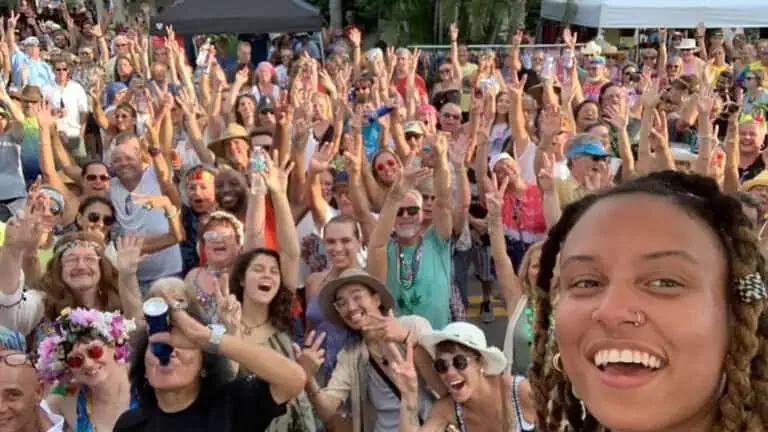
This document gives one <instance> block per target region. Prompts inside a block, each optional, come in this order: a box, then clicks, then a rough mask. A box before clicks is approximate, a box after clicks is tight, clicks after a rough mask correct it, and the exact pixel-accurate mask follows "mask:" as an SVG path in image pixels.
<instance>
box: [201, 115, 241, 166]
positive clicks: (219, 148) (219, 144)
mask: <svg viewBox="0 0 768 432" xmlns="http://www.w3.org/2000/svg"><path fill="white" fill-rule="evenodd" d="M236 138H241V139H244V140H246V141H249V140H250V137H249V136H248V131H247V130H246V129H245V127H243V126H242V125H240V124H237V123H230V124H229V125H227V129H226V130H225V131H223V132H222V134H221V135H220V136H219V138H217V139H215V140H212V141H211V142H209V143H208V150H210V151H211V152H212V153H213V154H214V155H216V157H217V158H219V159H223V158H224V157H225V155H226V151H225V148H224V143H226V142H227V141H229V140H232V139H236Z"/></svg>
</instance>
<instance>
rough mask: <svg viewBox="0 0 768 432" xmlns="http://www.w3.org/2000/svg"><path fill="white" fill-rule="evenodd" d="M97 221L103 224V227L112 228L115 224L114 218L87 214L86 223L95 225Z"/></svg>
mask: <svg viewBox="0 0 768 432" xmlns="http://www.w3.org/2000/svg"><path fill="white" fill-rule="evenodd" d="M99 221H102V222H104V226H112V224H113V223H115V218H114V217H112V216H107V215H100V214H98V213H88V222H90V223H97V222H99Z"/></svg>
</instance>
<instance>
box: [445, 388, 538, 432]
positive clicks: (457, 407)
mask: <svg viewBox="0 0 768 432" xmlns="http://www.w3.org/2000/svg"><path fill="white" fill-rule="evenodd" d="M512 379H513V384H512V409H513V410H514V412H513V413H512V414H513V416H514V422H515V424H514V427H513V428H512V430H513V431H514V432H531V431H534V430H535V427H534V425H533V424H531V423H528V422H527V421H525V418H524V417H523V410H522V408H521V407H520V396H519V394H518V387H519V386H520V383H522V382H523V379H524V378H522V377H519V376H516V377H513V378H512ZM453 409H454V414H455V415H456V422H457V423H458V424H459V431H460V432H468V431H467V425H466V424H465V423H464V411H463V409H462V408H461V404H460V403H458V402H456V401H454V402H453Z"/></svg>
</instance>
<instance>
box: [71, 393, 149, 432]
mask: <svg viewBox="0 0 768 432" xmlns="http://www.w3.org/2000/svg"><path fill="white" fill-rule="evenodd" d="M138 407H139V400H138V398H136V397H135V395H131V405H130V408H129V410H132V409H136V408H138ZM74 432H93V424H91V417H90V416H89V415H88V388H87V387H86V386H81V387H80V390H78V392H77V424H75V431H74Z"/></svg>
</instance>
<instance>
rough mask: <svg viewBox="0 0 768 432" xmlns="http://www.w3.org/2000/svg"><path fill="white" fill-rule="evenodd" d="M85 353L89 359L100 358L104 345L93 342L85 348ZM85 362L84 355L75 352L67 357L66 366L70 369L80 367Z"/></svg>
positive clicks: (102, 354)
mask: <svg viewBox="0 0 768 432" xmlns="http://www.w3.org/2000/svg"><path fill="white" fill-rule="evenodd" d="M85 354H86V355H87V356H88V358H89V359H91V360H94V361H96V360H100V359H101V358H102V357H103V356H104V345H101V344H93V345H91V346H89V347H88V348H86V350H85ZM84 363H85V356H84V355H82V354H80V353H75V354H72V355H70V356H69V357H67V366H69V368H70V369H80V368H81V367H83V364H84Z"/></svg>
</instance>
